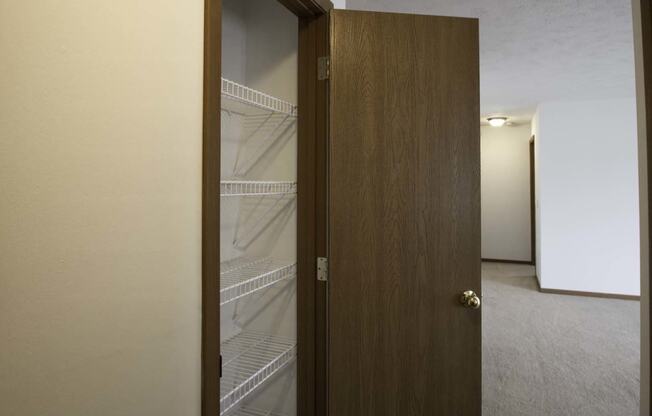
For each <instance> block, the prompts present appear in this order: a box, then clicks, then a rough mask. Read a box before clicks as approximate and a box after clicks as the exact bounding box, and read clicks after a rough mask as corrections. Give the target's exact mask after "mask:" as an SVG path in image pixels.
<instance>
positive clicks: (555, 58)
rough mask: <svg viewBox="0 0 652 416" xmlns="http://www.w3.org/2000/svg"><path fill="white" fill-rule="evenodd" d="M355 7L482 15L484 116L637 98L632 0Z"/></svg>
mask: <svg viewBox="0 0 652 416" xmlns="http://www.w3.org/2000/svg"><path fill="white" fill-rule="evenodd" d="M347 8H349V9H358V10H376V11H392V12H404V13H423V14H436V15H444V16H462V17H477V18H480V62H481V70H480V72H481V75H480V78H481V104H482V109H481V111H482V114H483V115H485V116H486V115H489V114H495V113H505V114H507V115H510V116H512V117H514V116H516V118H517V119H519V118H529V117H530V116H531V115H532V114H533V112H534V109H535V108H536V105H537V104H538V103H540V102H543V101H549V100H581V99H601V98H616V97H633V96H634V95H635V81H634V45H633V29H632V27H633V25H632V12H631V0H348V1H347Z"/></svg>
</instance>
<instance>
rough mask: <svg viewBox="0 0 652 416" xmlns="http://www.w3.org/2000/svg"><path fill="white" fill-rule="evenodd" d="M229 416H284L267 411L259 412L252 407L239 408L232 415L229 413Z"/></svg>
mask: <svg viewBox="0 0 652 416" xmlns="http://www.w3.org/2000/svg"><path fill="white" fill-rule="evenodd" d="M229 416H284V415H282V414H280V413H274V412H272V411H269V410H259V409H254V408H252V407H241V408H240V409H238V410H237V411H236V412H234V413H229Z"/></svg>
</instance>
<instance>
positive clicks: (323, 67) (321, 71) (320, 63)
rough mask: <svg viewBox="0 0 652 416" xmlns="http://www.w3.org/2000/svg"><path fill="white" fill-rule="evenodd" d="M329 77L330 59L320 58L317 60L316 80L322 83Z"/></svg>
mask: <svg viewBox="0 0 652 416" xmlns="http://www.w3.org/2000/svg"><path fill="white" fill-rule="evenodd" d="M330 77H331V57H330V56H320V57H319V58H317V79H318V80H319V81H323V80H325V79H329V78H330Z"/></svg>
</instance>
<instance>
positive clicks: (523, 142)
mask: <svg viewBox="0 0 652 416" xmlns="http://www.w3.org/2000/svg"><path fill="white" fill-rule="evenodd" d="M481 130H482V131H481V136H482V138H481V160H482V162H481V163H482V170H481V179H482V258H485V259H500V260H520V261H530V260H531V257H532V256H531V251H530V250H531V249H530V245H531V241H530V224H531V223H530V136H531V127H530V125H529V124H524V125H520V126H513V127H510V126H505V127H501V128H496V127H491V126H482V129H481Z"/></svg>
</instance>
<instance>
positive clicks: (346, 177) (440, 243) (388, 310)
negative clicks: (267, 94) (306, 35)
mask: <svg viewBox="0 0 652 416" xmlns="http://www.w3.org/2000/svg"><path fill="white" fill-rule="evenodd" d="M330 29H331V75H330V150H329V157H330V161H329V163H330V166H329V233H330V234H329V282H328V290H329V301H328V311H329V312H328V324H329V344H328V370H329V383H328V388H329V392H328V405H329V414H330V415H331V416H384V415H386V416H399V415H400V416H435V415H442V416H471V415H474V416H475V415H480V413H481V337H480V329H481V326H480V324H481V319H480V310H474V309H470V308H465V307H464V306H462V304H461V303H460V295H461V294H462V292H464V291H466V290H474V291H476V292H477V293H478V294H479V293H480V115H479V62H478V22H477V20H475V19H462V18H446V17H433V16H415V15H407V14H388V13H368V12H356V11H348V10H347V11H344V10H337V11H333V12H332V13H331V28H330Z"/></svg>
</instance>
